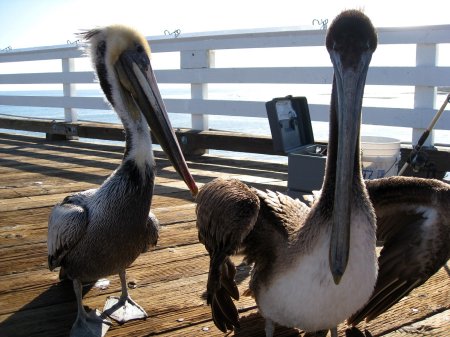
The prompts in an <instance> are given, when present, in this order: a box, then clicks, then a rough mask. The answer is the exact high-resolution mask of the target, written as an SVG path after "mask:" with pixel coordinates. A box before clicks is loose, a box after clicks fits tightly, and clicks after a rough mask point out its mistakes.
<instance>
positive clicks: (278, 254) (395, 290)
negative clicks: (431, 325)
mask: <svg viewBox="0 0 450 337" xmlns="http://www.w3.org/2000/svg"><path fill="white" fill-rule="evenodd" d="M376 44H377V38H376V33H375V30H374V28H373V26H372V24H371V22H370V20H369V19H368V18H367V17H366V16H365V15H364V14H362V13H360V12H358V11H354V10H350V11H345V12H343V13H341V14H340V15H339V16H338V17H337V18H336V19H335V20H334V22H333V24H332V25H331V26H330V29H329V32H328V35H327V39H326V46H327V49H328V52H329V53H330V57H331V60H332V62H333V67H334V70H335V75H334V80H333V91H332V100H331V109H330V139H329V145H328V156H327V164H326V172H325V178H324V183H323V187H322V192H321V194H319V195H318V199H317V200H315V202H314V203H313V205H312V206H311V208H310V207H309V206H307V205H306V204H304V203H302V202H300V201H299V200H298V199H296V200H293V199H291V198H290V197H288V196H286V195H283V194H281V193H274V192H270V191H268V192H262V191H259V190H256V189H253V188H249V187H247V186H246V185H245V184H243V183H242V182H240V181H238V180H235V179H229V180H224V179H216V180H213V181H212V182H210V183H208V184H206V185H205V186H203V188H202V189H201V191H200V193H199V195H198V197H197V226H198V231H199V239H200V241H201V242H202V243H204V244H205V247H206V249H207V251H208V252H209V254H210V257H211V261H210V271H209V275H208V283H207V301H208V303H209V304H210V305H211V311H212V316H213V320H214V323H215V324H216V326H217V327H218V328H219V329H220V330H222V331H224V332H225V331H227V330H229V329H233V328H235V327H238V326H239V315H238V312H237V310H236V307H235V305H234V303H233V301H232V298H234V299H236V300H237V299H239V291H238V288H237V286H236V283H235V281H234V276H235V273H236V270H235V266H234V264H233V263H232V262H231V260H230V258H229V256H230V255H233V254H234V253H236V252H237V251H241V252H242V253H243V254H244V256H245V259H246V261H247V262H248V263H253V264H254V267H253V271H252V277H251V281H250V293H252V294H253V296H254V297H255V299H256V303H257V305H258V308H259V310H260V313H261V315H262V316H263V317H264V318H265V320H266V336H267V337H270V336H272V335H273V331H274V324H273V323H274V322H275V323H278V324H281V325H283V326H288V327H297V328H301V329H303V330H307V331H317V330H323V329H332V334H334V335H337V331H336V329H335V327H336V326H337V325H338V324H339V323H340V322H343V321H344V320H345V319H346V318H348V320H347V322H348V324H352V325H356V324H357V323H358V322H360V321H361V320H363V319H366V320H370V319H373V318H375V317H376V316H378V315H379V314H381V313H383V312H384V311H386V310H388V309H389V308H390V307H391V306H392V305H394V304H395V303H397V302H398V301H399V300H400V299H401V298H402V297H403V296H405V295H407V294H408V293H409V292H410V291H411V290H413V289H414V288H416V287H418V286H420V285H421V284H423V283H424V282H425V281H426V280H427V279H428V278H429V277H431V276H432V275H433V274H434V273H435V272H436V271H437V270H439V269H440V268H441V267H442V266H443V265H445V263H446V262H447V261H448V259H449V258H450V187H449V185H448V184H446V183H444V182H441V181H438V180H433V179H421V178H412V177H390V178H383V179H378V180H374V181H367V182H364V181H363V179H362V174H361V162H360V148H359V131H360V122H361V121H360V119H361V106H362V97H363V90H364V84H365V78H366V74H367V71H368V65H369V62H370V59H371V55H372V53H373V51H374V50H375V48H376ZM300 173H301V172H299V174H300ZM374 212H375V213H374ZM375 217H376V221H375ZM376 239H377V240H378V241H379V242H380V243H381V244H383V249H382V251H381V254H380V257H379V259H378V263H377V256H376V253H375V246H376V243H375V241H376ZM378 264H379V270H378V277H377V269H378ZM330 270H331V273H330V272H329V271H330ZM375 281H376V283H375Z"/></svg>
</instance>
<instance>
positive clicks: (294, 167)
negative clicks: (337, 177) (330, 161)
mask: <svg viewBox="0 0 450 337" xmlns="http://www.w3.org/2000/svg"><path fill="white" fill-rule="evenodd" d="M266 110H267V116H268V118H269V124H270V131H271V133H272V139H273V147H274V150H275V151H278V152H284V153H286V154H287V155H288V194H289V195H290V196H293V197H297V196H300V195H302V194H309V193H311V191H313V190H319V189H320V188H321V187H322V182H323V176H324V173H325V160H326V150H327V146H326V145H325V144H316V143H314V134H313V130H312V126H311V118H310V115H309V108H308V101H307V99H306V97H292V96H286V97H280V98H274V99H273V100H271V101H269V102H267V103H266Z"/></svg>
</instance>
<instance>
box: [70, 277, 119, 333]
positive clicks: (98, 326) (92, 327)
mask: <svg viewBox="0 0 450 337" xmlns="http://www.w3.org/2000/svg"><path fill="white" fill-rule="evenodd" d="M82 287H83V286H82V284H81V282H80V281H78V280H76V279H75V280H73V290H74V291H75V296H76V297H77V305H78V313H77V319H76V320H75V323H73V325H72V330H70V337H103V336H105V334H106V332H107V331H108V329H109V327H110V326H111V322H110V321H108V320H107V319H105V318H103V317H102V314H101V313H100V312H99V311H98V310H91V311H90V312H89V313H87V312H86V310H84V307H83V290H82Z"/></svg>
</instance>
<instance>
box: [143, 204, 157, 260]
mask: <svg viewBox="0 0 450 337" xmlns="http://www.w3.org/2000/svg"><path fill="white" fill-rule="evenodd" d="M147 233H148V234H147V242H146V245H145V248H144V250H143V251H142V253H145V252H146V251H148V250H149V249H150V247H154V246H156V244H157V243H158V238H159V220H158V218H157V217H156V215H155V214H153V212H151V211H150V212H149V214H148V218H147Z"/></svg>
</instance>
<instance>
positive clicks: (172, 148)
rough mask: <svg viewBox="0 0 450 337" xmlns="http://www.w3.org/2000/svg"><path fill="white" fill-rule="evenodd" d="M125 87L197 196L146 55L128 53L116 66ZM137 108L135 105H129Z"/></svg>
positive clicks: (170, 158) (173, 163)
mask: <svg viewBox="0 0 450 337" xmlns="http://www.w3.org/2000/svg"><path fill="white" fill-rule="evenodd" d="M115 70H116V72H117V74H118V77H119V79H120V82H121V84H122V86H123V87H124V88H125V89H126V90H127V91H128V92H130V94H131V96H132V98H127V99H128V100H130V99H132V100H133V101H134V105H135V106H137V108H138V109H139V110H140V112H142V114H143V115H144V117H145V119H146V120H147V123H148V125H149V126H150V129H151V131H152V133H153V135H154V136H155V137H156V139H157V141H158V143H159V144H160V145H161V147H162V149H163V150H164V152H165V153H166V154H167V156H168V157H169V160H170V161H171V163H172V165H173V166H174V168H175V169H176V171H177V172H178V174H179V175H180V176H181V177H182V178H183V180H184V182H185V183H186V185H187V187H188V188H189V190H190V191H191V193H192V195H193V196H195V195H197V193H198V187H197V185H196V183H195V181H194V178H193V177H192V175H191V173H190V172H189V169H188V167H187V164H186V161H185V159H184V156H183V153H182V152H181V148H180V145H179V143H178V141H177V138H176V136H175V132H174V131H173V128H172V126H171V124H170V120H169V117H168V115H167V111H166V107H165V105H164V102H163V100H162V98H161V94H160V92H159V89H158V85H157V82H156V78H155V75H154V73H153V70H152V68H151V64H150V61H149V59H148V56H146V54H142V53H137V52H136V51H132V50H130V51H125V52H124V53H122V54H121V55H120V57H119V59H118V61H117V62H116V64H115ZM129 105H133V104H129Z"/></svg>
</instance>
